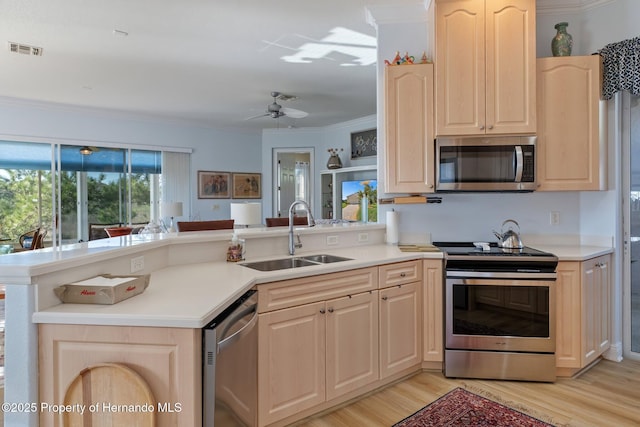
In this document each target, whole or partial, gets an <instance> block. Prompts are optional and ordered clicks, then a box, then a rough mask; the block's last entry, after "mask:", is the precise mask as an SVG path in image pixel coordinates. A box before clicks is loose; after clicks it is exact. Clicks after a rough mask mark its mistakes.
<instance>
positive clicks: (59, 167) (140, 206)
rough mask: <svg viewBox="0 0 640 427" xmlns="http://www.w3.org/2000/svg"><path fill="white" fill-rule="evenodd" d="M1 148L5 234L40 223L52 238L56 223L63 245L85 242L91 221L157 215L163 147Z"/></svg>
mask: <svg viewBox="0 0 640 427" xmlns="http://www.w3.org/2000/svg"><path fill="white" fill-rule="evenodd" d="M0 150H1V151H0V196H1V198H0V217H1V218H2V220H0V221H1V222H0V237H2V238H5V239H6V238H9V239H12V240H17V238H18V236H19V235H20V234H22V233H24V232H25V231H28V230H27V229H30V228H36V227H39V226H42V227H45V228H47V229H48V230H50V232H49V233H48V239H49V241H51V239H52V237H53V233H52V232H51V230H53V228H54V227H53V226H54V223H55V225H56V228H57V229H56V233H59V234H56V236H59V238H60V239H61V241H62V242H63V243H65V242H77V241H79V240H85V241H86V240H88V237H89V231H88V230H89V224H90V223H105V224H107V223H108V224H117V223H121V224H140V225H143V224H146V223H148V222H149V221H150V220H151V219H157V208H156V207H157V206H158V205H159V202H160V200H159V198H160V197H159V196H160V189H159V188H160V182H161V179H160V178H161V171H162V152H161V151H152V150H138V149H130V148H109V147H79V146H74V145H58V144H47V143H29V142H14V141H0ZM52 165H53V167H52ZM54 210H55V211H56V212H59V213H58V214H55V215H54ZM54 218H55V219H54Z"/></svg>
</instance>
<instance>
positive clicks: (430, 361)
mask: <svg viewBox="0 0 640 427" xmlns="http://www.w3.org/2000/svg"><path fill="white" fill-rule="evenodd" d="M422 270H423V273H422V274H423V277H424V288H423V293H422V294H423V300H422V301H423V303H422V305H423V330H424V332H423V335H422V360H423V367H425V368H428V369H442V363H443V362H444V311H443V309H444V295H443V290H444V283H443V280H444V269H443V268H442V260H439V259H425V260H423V261H422Z"/></svg>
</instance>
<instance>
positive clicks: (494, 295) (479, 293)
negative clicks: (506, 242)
mask: <svg viewBox="0 0 640 427" xmlns="http://www.w3.org/2000/svg"><path fill="white" fill-rule="evenodd" d="M434 244H435V245H436V246H437V247H438V248H440V250H442V251H443V252H445V262H446V265H445V271H446V280H445V310H444V311H445V376H447V377H464V378H492V379H508V380H529V381H550V382H552V381H555V379H556V373H555V372H556V368H555V364H556V362H555V346H556V343H555V321H556V315H555V292H556V290H555V282H556V272H555V269H556V266H557V263H558V259H557V257H556V256H555V255H553V254H550V253H546V252H542V251H539V250H536V249H533V248H529V247H526V246H525V247H523V248H521V249H505V248H500V247H498V246H497V245H496V244H494V243H492V244H486V243H485V244H484V245H480V244H479V245H478V247H476V246H474V244H473V243H458V242H455V243H446V242H436V243H434Z"/></svg>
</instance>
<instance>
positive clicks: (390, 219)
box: [387, 211, 400, 245]
mask: <svg viewBox="0 0 640 427" xmlns="http://www.w3.org/2000/svg"><path fill="white" fill-rule="evenodd" d="M399 218H400V215H399V214H398V212H396V211H390V212H387V243H389V244H391V245H397V244H398V238H399V235H400V230H399V229H398V227H399V224H398V222H399Z"/></svg>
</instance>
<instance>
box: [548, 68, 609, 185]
mask: <svg viewBox="0 0 640 427" xmlns="http://www.w3.org/2000/svg"><path fill="white" fill-rule="evenodd" d="M600 67H601V61H600V57H599V56H598V55H591V56H563V57H555V58H553V57H551V58H539V59H538V81H537V85H538V142H537V152H538V153H537V157H538V162H537V164H538V166H537V171H536V172H537V181H538V190H540V191H563V190H564V191H579V190H605V189H606V172H605V169H606V160H607V156H606V144H605V142H606V122H605V120H606V114H605V112H604V101H601V100H600V88H601V68H600ZM601 110H603V111H602V113H601V112H600V111H601Z"/></svg>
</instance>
